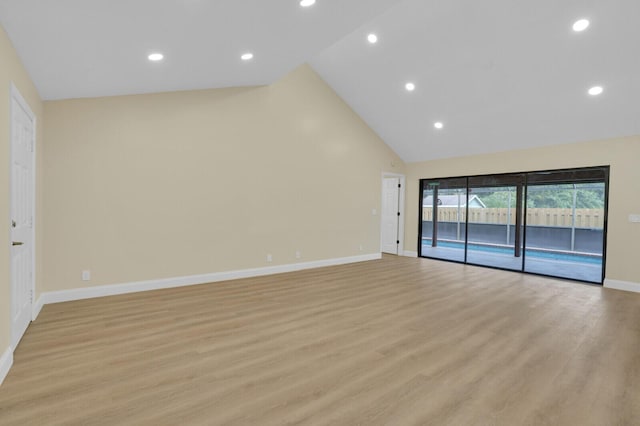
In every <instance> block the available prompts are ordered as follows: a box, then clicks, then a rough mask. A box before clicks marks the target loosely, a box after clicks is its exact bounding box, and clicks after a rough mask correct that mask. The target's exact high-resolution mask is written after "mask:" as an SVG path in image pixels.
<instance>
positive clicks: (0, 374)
mask: <svg viewBox="0 0 640 426" xmlns="http://www.w3.org/2000/svg"><path fill="white" fill-rule="evenodd" d="M12 365H13V349H11V347H8V348H7V350H6V351H4V353H3V354H2V357H0V385H1V384H2V382H4V379H5V377H7V374H9V370H10V369H11V366H12Z"/></svg>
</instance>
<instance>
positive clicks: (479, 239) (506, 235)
mask: <svg viewBox="0 0 640 426" xmlns="http://www.w3.org/2000/svg"><path fill="white" fill-rule="evenodd" d="M524 180H525V179H524V175H522V174H514V175H496V176H476V177H470V178H469V200H470V201H469V206H470V207H471V205H472V202H475V203H473V208H469V224H468V227H469V231H468V244H467V262H468V263H472V264H475V265H483V266H494V267H497V268H503V269H513V270H517V271H520V270H522V258H523V257H522V248H523V246H522V240H523V238H522V229H523V227H522V208H523V188H524Z"/></svg>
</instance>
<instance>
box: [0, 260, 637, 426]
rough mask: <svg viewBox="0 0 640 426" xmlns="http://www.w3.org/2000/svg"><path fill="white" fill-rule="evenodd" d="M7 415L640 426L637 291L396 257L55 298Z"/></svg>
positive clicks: (28, 345)
mask: <svg viewBox="0 0 640 426" xmlns="http://www.w3.org/2000/svg"><path fill="white" fill-rule="evenodd" d="M0 424H1V425H218V424H229V425H271V424H274V425H275V424H309V425H358V424H362V425H430V424H433V425H637V424H640V295H638V294H631V293H625V292H619V291H615V290H606V289H602V288H601V287H597V286H588V285H583V284H577V283H570V282H564V281H560V280H553V279H547V278H540V277H535V276H530V275H521V274H517V273H510V272H503V271H497V270H491V269H484V268H477V267H472V266H464V265H457V264H450V263H444V262H438V261H432V260H427V259H409V258H399V257H395V256H385V257H384V258H383V259H382V260H380V261H372V262H364V263H359V264H352V265H344V266H336V267H330V268H322V269H315V270H308V271H301V272H295V273H290V274H282V275H275V276H270V277H260V278H253V279H245V280H238V281H231V282H225V283H216V284H209V285H201V286H193V287H185V288H180V289H170V290H160V291H154V292H146V293H138V294H132V295H123V296H114V297H107V298H101V299H93V300H85V301H77V302H68V303H60V304H56V305H47V306H45V307H44V309H43V310H42V312H41V314H40V317H39V318H38V320H37V321H35V322H34V323H33V324H32V325H31V326H30V328H29V329H28V331H27V333H26V335H25V336H24V338H23V341H22V343H21V344H20V345H19V347H18V348H17V350H16V352H15V362H14V366H13V368H12V370H11V372H10V373H9V375H8V376H7V379H6V380H5V382H4V384H3V385H2V386H0Z"/></svg>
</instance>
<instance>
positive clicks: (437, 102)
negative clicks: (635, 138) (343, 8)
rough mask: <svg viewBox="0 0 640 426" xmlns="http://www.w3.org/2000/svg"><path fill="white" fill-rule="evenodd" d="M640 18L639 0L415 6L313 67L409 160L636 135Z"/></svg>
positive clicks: (362, 31)
mask: <svg viewBox="0 0 640 426" xmlns="http://www.w3.org/2000/svg"><path fill="white" fill-rule="evenodd" d="M581 17H588V18H589V19H590V21H591V25H590V27H589V28H588V29H587V30H586V31H584V32H582V33H576V32H574V31H573V30H572V28H571V27H572V24H573V23H574V21H576V20H577V19H579V18H581ZM639 19H640V2H638V1H636V0H608V1H606V2H600V1H575V0H566V1H562V2H558V1H554V0H539V1H535V2H514V1H512V0H487V1H482V2H478V1H473V0H448V1H435V0H406V1H404V2H402V3H401V4H399V5H397V6H395V7H394V8H392V9H390V10H388V11H387V12H386V13H383V14H381V15H380V16H378V17H377V18H375V19H374V20H372V21H371V22H369V23H367V24H366V25H364V26H362V27H361V28H359V29H358V30H356V31H354V32H353V33H352V34H350V35H349V36H347V37H345V38H344V39H342V40H340V41H339V42H338V43H336V44H335V45H333V46H332V47H331V48H329V49H327V50H325V51H324V52H322V53H321V54H319V55H317V56H316V57H315V58H314V59H313V60H312V61H311V64H312V66H313V67H314V69H315V70H316V71H317V72H318V73H319V74H320V75H321V76H322V77H323V78H324V79H325V80H326V81H327V82H328V83H329V84H330V85H331V86H332V87H333V88H334V89H335V90H336V91H337V92H338V93H339V94H340V95H341V96H342V97H343V99H345V101H346V102H347V103H348V104H349V105H350V106H351V107H352V108H353V109H354V110H355V111H356V112H357V113H358V114H359V115H360V116H361V117H362V118H363V119H364V120H365V121H366V122H367V123H369V125H370V126H371V127H372V128H373V129H374V130H375V131H376V132H377V133H378V134H379V135H380V136H381V137H382V138H383V139H384V140H385V141H386V142H387V143H388V144H389V145H390V146H391V147H392V148H393V149H394V150H395V151H396V152H397V153H398V154H399V155H400V156H401V157H402V159H403V160H404V161H407V162H415V161H423V160H429V159H437V158H445V157H454V156H461V155H471V154H479V153H485V152H496V151H505V150H511V149H518V148H527V147H534V146H542V145H553V144H558V143H569V142H577V141H583V140H595V139H603V138H610V137H618V136H627V135H632V134H639V133H640V124H639V123H640V119H639V117H640V104H639V103H638V99H640V55H639V54H638V45H639V43H640V23H639V22H638V20H639ZM371 32H373V33H376V34H377V35H378V39H379V41H378V43H377V44H375V45H371V44H368V43H367V41H366V36H367V34H368V33H371ZM409 81H411V82H413V83H415V85H416V89H415V90H414V91H413V92H407V91H406V90H405V88H404V85H405V83H406V82H409ZM594 85H601V86H603V87H604V93H603V94H602V95H601V96H598V97H591V96H589V95H588V94H587V90H588V89H589V88H590V87H592V86H594ZM435 122H442V123H443V124H444V128H443V129H442V130H438V129H435V128H434V123H435Z"/></svg>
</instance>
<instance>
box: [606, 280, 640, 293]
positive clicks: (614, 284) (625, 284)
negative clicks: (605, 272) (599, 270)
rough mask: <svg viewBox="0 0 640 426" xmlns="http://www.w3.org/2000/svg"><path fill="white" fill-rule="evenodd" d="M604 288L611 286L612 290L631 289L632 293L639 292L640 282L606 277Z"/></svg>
mask: <svg viewBox="0 0 640 426" xmlns="http://www.w3.org/2000/svg"><path fill="white" fill-rule="evenodd" d="M604 286H605V288H611V289H614V290H624V291H633V292H634V293H640V283H634V282H631V281H619V280H612V279H610V278H606V279H605V280H604Z"/></svg>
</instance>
